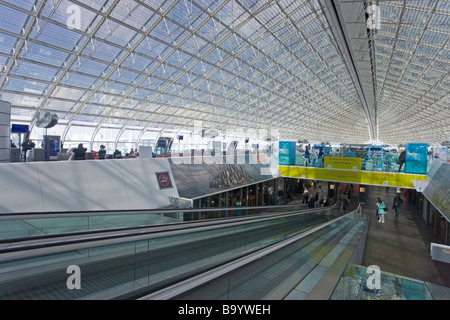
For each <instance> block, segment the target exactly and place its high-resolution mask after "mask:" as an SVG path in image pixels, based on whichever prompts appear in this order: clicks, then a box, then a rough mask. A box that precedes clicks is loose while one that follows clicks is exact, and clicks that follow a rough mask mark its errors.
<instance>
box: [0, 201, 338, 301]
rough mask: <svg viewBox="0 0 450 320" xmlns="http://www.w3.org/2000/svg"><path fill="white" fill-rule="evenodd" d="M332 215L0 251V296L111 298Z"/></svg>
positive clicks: (323, 213)
mask: <svg viewBox="0 0 450 320" xmlns="http://www.w3.org/2000/svg"><path fill="white" fill-rule="evenodd" d="M333 217H334V214H333V213H332V210H331V208H328V209H325V210H317V211H315V212H305V213H302V214H293V215H289V216H282V217H271V218H270V219H269V217H267V219H264V221H247V222H245V223H244V221H240V222H239V221H237V220H236V221H235V223H233V226H231V225H230V224H228V225H225V226H217V227H215V228H214V229H212V228H211V227H210V228H209V229H205V230H203V229H204V227H202V229H201V230H198V229H197V230H193V228H192V229H189V230H185V231H184V232H183V233H176V234H172V235H169V234H166V235H165V236H161V235H159V236H158V235H155V234H154V233H151V234H149V235H139V234H138V235H136V237H137V236H139V237H141V238H142V239H141V240H136V241H129V240H128V241H129V242H122V243H115V244H110V245H103V246H95V245H92V244H90V243H76V244H72V245H70V246H68V248H67V249H60V248H58V247H50V248H42V249H36V250H33V251H32V252H27V251H17V252H2V253H0V283H1V286H0V299H110V298H114V297H116V296H117V295H119V294H124V293H126V292H128V291H131V290H136V289H139V288H143V287H147V286H156V287H157V286H161V285H166V284H167V282H170V281H173V280H172V279H174V278H177V279H179V278H180V277H183V276H185V275H189V274H191V273H192V272H194V271H195V270H199V269H202V270H203V269H207V268H210V267H212V266H214V265H216V264H220V263H223V261H225V260H227V259H231V258H233V257H235V256H236V255H240V254H243V253H245V252H248V251H251V250H255V249H257V248H260V247H262V246H266V245H268V244H271V243H274V242H277V241H279V240H281V239H285V238H287V237H290V236H292V235H294V234H297V233H301V232H302V231H304V230H308V229H310V228H312V227H314V226H316V225H318V224H321V223H323V222H324V221H328V220H329V219H332V218H333ZM133 236H135V235H134V234H133ZM117 241H126V240H117ZM52 251H53V253H49V252H52ZM29 254H33V256H30V255H29ZM71 266H72V267H71ZM68 268H69V269H68ZM70 268H72V269H70ZM73 268H74V269H73ZM77 268H79V269H78V270H79V271H78V273H77V271H76V270H77ZM72 270H74V271H72ZM77 284H79V285H80V289H77V288H76V285H77ZM73 287H75V288H73Z"/></svg>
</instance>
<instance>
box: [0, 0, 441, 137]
mask: <svg viewBox="0 0 450 320" xmlns="http://www.w3.org/2000/svg"><path fill="white" fill-rule="evenodd" d="M378 8H379V12H380V13H381V19H380V21H379V22H380V24H379V29H372V30H368V28H367V25H366V22H367V14H366V3H365V2H364V1H345V0H342V1H333V2H330V1H324V0H310V1H298V0H282V1H271V0H216V1H210V0H195V1H194V0H178V1H171V0H170V1H169V0H167V1H161V0H145V1H144V0H120V1H119V0H101V1H100V0H99V1H91V0H80V1H78V0H0V11H1V12H2V18H1V20H0V90H1V96H0V99H2V100H6V101H9V102H11V104H12V115H11V119H12V121H13V122H18V121H20V122H29V123H33V120H34V119H35V118H36V115H37V112H39V111H50V112H52V113H56V114H57V115H58V118H59V123H58V125H57V130H59V133H60V134H61V136H62V139H63V140H64V141H76V140H80V139H81V138H80V136H83V134H85V133H86V134H87V136H88V137H89V138H87V139H88V140H90V142H91V143H92V142H93V141H95V142H103V141H106V140H107V139H110V136H111V133H112V137H113V138H112V139H113V140H114V142H115V143H117V142H119V141H121V140H123V139H129V138H130V137H132V138H133V139H134V140H136V141H139V140H140V139H143V138H145V137H146V135H147V134H148V133H149V132H151V133H153V134H154V135H156V136H161V135H173V136H176V135H178V134H189V133H191V134H192V133H193V131H195V128H197V127H198V123H200V124H201V126H202V127H203V128H211V129H216V130H218V131H219V132H222V133H226V131H235V130H241V131H253V132H258V133H259V132H264V133H265V134H269V135H270V132H271V131H277V132H279V137H280V139H289V140H298V139H301V140H303V139H306V140H309V141H330V142H343V143H363V142H366V141H368V140H373V139H378V140H381V141H383V142H386V143H405V142H426V143H440V142H442V141H445V140H450V136H449V127H450V123H449V107H448V103H449V88H450V78H449V70H450V43H449V32H450V31H449V29H450V28H449V22H450V20H449V15H450V2H448V1H443V0H435V1H429V0H424V1H414V0H410V1H383V2H381V1H380V3H379V6H378ZM196 121H197V122H196ZM105 130H107V131H108V132H109V133H110V135H109V136H108V137H105V134H104V132H105ZM265 134H264V135H265ZM83 137H84V136H83Z"/></svg>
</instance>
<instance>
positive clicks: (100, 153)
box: [98, 145, 106, 159]
mask: <svg viewBox="0 0 450 320" xmlns="http://www.w3.org/2000/svg"><path fill="white" fill-rule="evenodd" d="M105 156H106V149H105V146H104V145H101V146H100V150H98V158H99V159H105Z"/></svg>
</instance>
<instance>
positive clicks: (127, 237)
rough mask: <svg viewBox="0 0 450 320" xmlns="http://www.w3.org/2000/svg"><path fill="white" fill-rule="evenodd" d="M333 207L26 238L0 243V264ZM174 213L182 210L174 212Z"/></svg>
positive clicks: (267, 219)
mask: <svg viewBox="0 0 450 320" xmlns="http://www.w3.org/2000/svg"><path fill="white" fill-rule="evenodd" d="M271 207H273V208H279V207H286V206H271ZM336 207H337V204H335V205H333V206H329V207H321V208H314V209H307V210H296V211H292V212H285V213H275V214H274V213H264V214H257V215H247V216H245V215H244V216H235V217H229V218H219V219H210V220H202V221H186V222H181V223H173V224H164V225H151V226H142V227H129V228H117V229H105V230H91V231H84V232H69V233H63V234H46V235H39V236H33V237H29V238H17V239H14V238H13V239H4V240H2V241H0V263H1V262H5V261H11V260H15V259H23V258H31V257H36V256H39V255H49V254H55V253H60V252H65V251H70V250H80V249H85V248H91V247H99V246H106V245H113V244H118V243H124V242H132V241H139V240H148V239H152V238H158V237H163V236H174V235H181V234H185V233H190V232H200V231H209V230H214V229H218V228H223V227H224V226H226V227H231V226H239V225H244V224H248V223H253V222H263V221H270V220H275V219H279V218H284V217H290V216H295V215H302V214H308V213H314V212H321V211H328V210H330V211H331V210H332V209H334V208H336ZM248 208H250V207H248ZM254 208H258V207H254ZM263 208H267V206H264V207H263ZM229 209H242V208H229ZM195 210H199V209H195ZM201 210H202V211H208V210H209V209H201ZM212 210H216V209H212ZM159 211H161V210H159ZM177 211H181V210H179V209H177ZM183 211H184V209H183Z"/></svg>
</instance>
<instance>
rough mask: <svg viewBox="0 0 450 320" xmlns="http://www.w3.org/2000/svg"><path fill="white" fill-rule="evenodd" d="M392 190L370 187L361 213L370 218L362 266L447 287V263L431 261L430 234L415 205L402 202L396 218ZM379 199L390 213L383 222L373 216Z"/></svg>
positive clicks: (449, 282)
mask: <svg viewBox="0 0 450 320" xmlns="http://www.w3.org/2000/svg"><path fill="white" fill-rule="evenodd" d="M395 190H396V189H395V188H386V187H376V186H372V187H370V196H369V200H368V202H367V204H365V205H364V206H363V213H367V214H369V215H370V223H369V229H368V234H367V239H366V244H365V250H364V255H363V260H362V265H364V266H370V265H377V266H379V267H380V270H381V271H384V272H389V273H393V274H397V275H400V276H405V277H410V278H413V279H416V280H421V281H425V282H429V283H433V284H437V285H440V286H444V287H447V288H450V264H446V263H443V262H439V261H434V260H432V259H431V256H430V243H431V242H436V243H439V241H438V240H437V239H434V236H433V231H432V230H431V228H430V227H428V226H427V225H426V223H425V221H424V220H423V218H422V217H421V216H420V214H419V213H418V209H417V208H416V206H415V205H413V204H409V203H404V204H402V206H401V207H400V212H399V217H398V218H397V217H396V216H395V211H394V210H393V209H391V208H392V202H393V199H394V196H395ZM377 197H380V198H381V199H382V200H383V201H385V203H386V204H387V205H388V207H389V210H388V213H387V214H386V217H385V223H379V222H378V221H377V218H376V216H375V210H376V209H375V208H376V206H375V202H376V198H377Z"/></svg>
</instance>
